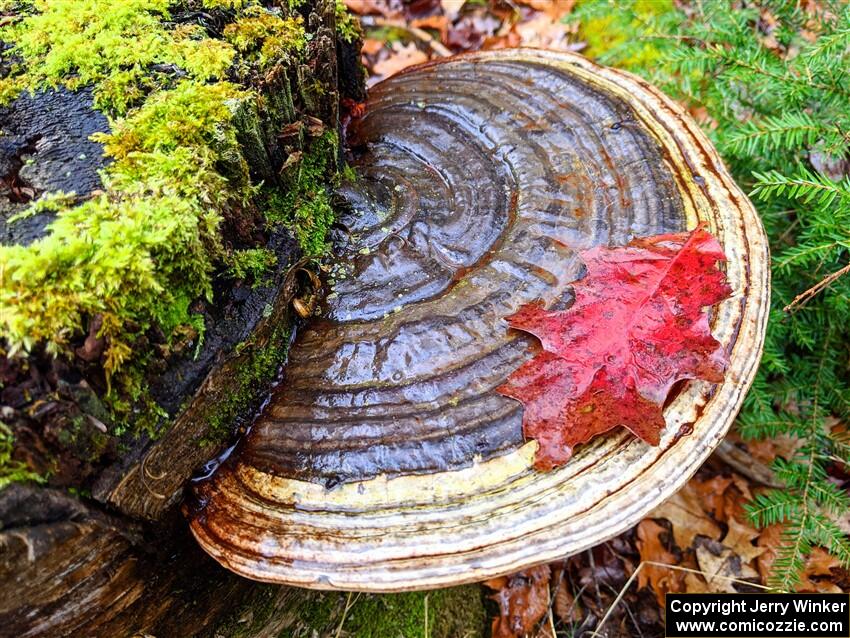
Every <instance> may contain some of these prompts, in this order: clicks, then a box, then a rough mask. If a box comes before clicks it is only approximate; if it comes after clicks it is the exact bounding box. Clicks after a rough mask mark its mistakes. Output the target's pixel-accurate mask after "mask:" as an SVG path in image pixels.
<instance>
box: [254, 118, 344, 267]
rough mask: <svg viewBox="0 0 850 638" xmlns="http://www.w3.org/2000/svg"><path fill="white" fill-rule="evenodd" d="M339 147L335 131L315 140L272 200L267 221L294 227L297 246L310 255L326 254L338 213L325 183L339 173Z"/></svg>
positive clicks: (285, 178) (272, 196) (270, 199)
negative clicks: (328, 240)
mask: <svg viewBox="0 0 850 638" xmlns="http://www.w3.org/2000/svg"><path fill="white" fill-rule="evenodd" d="M337 145H338V139H337V135H336V132H334V131H326V132H325V133H324V134H322V136H321V137H319V138H318V139H316V140H314V141H313V142H312V143H311V144H310V147H309V149H308V150H307V152H305V153H304V155H303V156H302V158H301V160H300V161H299V162H297V163H296V164H295V165H294V166H291V167H290V168H289V169H287V171H286V172H285V173H284V175H283V178H284V182H285V189H283V190H282V191H278V192H274V193H272V194H271V196H270V197H269V202H268V206H267V209H266V219H268V221H269V222H270V223H272V224H279V223H285V224H287V225H289V226H291V227H292V228H293V230H294V232H295V236H296V239H297V240H298V245H299V246H300V247H301V250H302V251H303V252H304V254H305V255H308V256H313V257H316V256H320V255H323V254H324V253H325V252H326V251H327V234H328V229H330V226H331V224H333V222H334V219H335V214H334V209H333V206H332V205H331V198H330V194H329V193H328V190H327V188H326V186H325V184H326V183H327V180H328V175H334V174H335V173H336V166H335V164H336V157H337Z"/></svg>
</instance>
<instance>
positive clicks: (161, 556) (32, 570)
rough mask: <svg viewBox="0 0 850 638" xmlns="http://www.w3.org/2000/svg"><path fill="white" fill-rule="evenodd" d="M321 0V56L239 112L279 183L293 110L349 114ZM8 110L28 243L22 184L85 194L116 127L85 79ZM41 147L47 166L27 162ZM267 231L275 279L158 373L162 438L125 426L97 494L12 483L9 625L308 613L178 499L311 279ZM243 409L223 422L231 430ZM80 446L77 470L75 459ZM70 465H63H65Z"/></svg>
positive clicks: (87, 625) (330, 15)
mask: <svg viewBox="0 0 850 638" xmlns="http://www.w3.org/2000/svg"><path fill="white" fill-rule="evenodd" d="M310 7H311V9H312V11H311V13H310V17H309V19H308V25H309V30H310V31H311V32H312V34H313V35H312V38H311V40H310V43H309V45H308V46H309V47H310V55H309V56H308V60H309V64H305V65H300V66H297V67H295V68H291V67H283V66H279V67H278V68H277V69H276V73H275V74H273V75H270V76H269V77H268V78H265V79H264V80H263V82H262V83H261V85H260V86H258V87H257V90H258V91H259V92H261V93H263V94H264V95H265V97H266V98H267V99H265V100H264V101H262V106H259V107H258V106H257V105H256V104H253V103H249V102H246V103H245V104H244V105H242V107H241V110H240V111H238V112H237V114H236V120H235V123H236V125H237V128H238V138H239V141H240V143H241V144H242V146H243V150H244V152H245V157H246V158H247V159H248V162H249V165H250V168H251V171H252V174H253V175H254V176H255V177H256V178H257V179H258V180H266V183H267V184H268V183H273V182H274V179H276V178H277V174H278V171H279V170H280V166H281V164H282V163H283V162H284V161H285V159H286V157H285V156H286V153H285V152H284V150H283V149H282V148H281V147H280V146H279V145H278V144H279V143H278V141H277V138H276V135H277V132H279V130H280V129H281V128H283V126H285V125H286V124H287V123H291V122H293V121H295V120H298V119H300V118H313V120H316V119H318V120H321V121H322V122H323V124H324V126H326V127H327V128H329V129H331V130H333V129H335V128H336V127H337V126H338V113H337V109H338V102H339V98H340V92H339V89H338V86H339V84H340V83H339V81H338V75H337V53H338V52H337V46H338V42H337V38H336V28H335V3H334V2H333V0H316V1H315V2H313V3H311V5H310ZM340 46H342V45H340ZM343 49H344V47H343ZM343 49H341V51H342V52H343V53H344V51H343ZM349 57H350V56H349ZM348 64H349V66H350V60H349V61H348ZM348 71H349V72H351V69H348ZM345 85H346V86H347V87H348V90H349V91H350V90H353V89H357V87H358V86H360V85H362V79H357V80H351V79H350V78H349V79H347V80H346V81H345ZM296 103H297V104H298V105H299V106H298V111H297V112H296ZM39 105H41V106H42V107H44V106H45V105H47V107H49V108H46V109H44V111H43V113H42V115H43V117H42V116H39V117H29V116H28V115H27V113H31V112H32V111H33V109H36V110H38V109H39V108H40V107H39ZM0 118H2V124H3V127H4V130H5V129H8V130H9V131H12V133H14V135H11V136H8V135H7V136H6V137H4V138H3V140H4V141H2V142H0V169H2V173H3V175H2V177H3V183H2V184H0V186H2V188H0V196H2V197H3V198H5V199H4V203H2V205H0V234H2V235H3V236H2V237H0V241H2V242H3V243H14V242H24V243H26V242H27V241H30V240H31V239H32V238H34V237H37V236H39V234H43V232H44V225H45V223H47V222H48V221H49V217H46V218H42V217H35V218H31V219H29V220H23V221H24V222H26V223H25V224H23V225H20V224H22V223H23V222H16V224H15V226H14V228H13V227H12V226H10V227H9V229H8V232H7V228H6V226H5V221H4V220H5V219H7V218H8V217H9V216H11V215H12V214H14V213H15V212H17V211H18V210H20V208H21V207H22V206H23V205H24V204H25V202H22V201H19V200H21V193H18V192H16V191H15V189H18V191H20V189H21V188H30V189H33V192H32V193H29V191H25V192H23V195H24V196H26V197H27V198H30V199H31V198H32V197H33V196H37V195H39V194H41V192H43V191H49V190H54V189H57V188H63V190H66V191H68V190H74V191H76V192H77V194H78V195H79V196H82V197H85V196H86V194H87V193H88V192H90V191H91V190H92V189H94V188H96V187H97V183H98V179H97V172H96V171H97V169H98V168H99V167H100V166H101V156H102V149H100V147H99V146H98V145H97V144H94V143H93V142H90V141H88V136H89V134H90V133H92V132H94V130H104V129H105V128H106V120H105V118H103V116H102V115H100V114H98V113H96V112H94V111H93V110H92V107H91V99H90V96H89V95H88V93H86V92H82V93H79V94H77V93H69V92H66V91H64V90H63V91H58V92H49V93H45V94H37V95H36V96H35V97H30V96H25V97H22V98H20V99H19V100H18V101H16V102H15V103H13V104H12V105H11V106H10V107H9V108H8V109H6V110H4V111H2V112H0ZM311 121H312V120H311ZM39 127H41V128H39ZM56 131H59V133H60V134H58V135H57V134H56ZM63 131H64V132H65V134H62V132H63ZM63 144H64V145H65V146H63ZM92 147H94V148H92ZM39 153H41V154H42V155H39ZM69 154H70V155H69ZM66 156H67V157H66ZM31 157H32V158H34V159H35V160H36V161H35V162H33V163H32V166H37V167H38V173H34V172H33V171H34V169H32V168H28V166H29V164H28V163H27V162H26V160H27V159H29V158H31ZM51 158H53V159H55V160H56V161H55V162H54V161H52V159H51ZM66 160H67V161H66ZM57 163H58V164H60V165H62V166H61V168H60V167H59V166H57ZM77 164H80V165H79V166H77ZM68 166H72V167H73V174H71V175H66V172H67V169H68ZM60 170H61V172H60ZM22 173H23V174H22ZM69 179H70V180H72V182H73V183H72V182H69V181H68V180H69ZM73 180H76V181H73ZM21 229H23V231H21ZM13 231H14V233H18V234H17V235H16V234H14V233H13ZM21 232H25V234H24V235H20V233H21ZM270 247H271V248H273V249H275V250H276V251H277V252H278V255H279V259H278V262H279V269H278V271H277V273H276V274H275V275H274V276H273V280H274V285H270V286H258V287H257V288H255V289H253V290H252V291H251V292H250V293H248V294H247V296H245V298H244V299H242V300H240V302H239V304H238V306H237V307H238V308H239V310H238V313H236V315H235V316H234V317H232V318H227V319H226V320H222V322H220V323H218V324H216V325H215V326H213V327H211V328H210V329H209V330H208V333H207V334H208V336H209V337H210V339H208V340H207V342H206V346H205V349H204V350H203V351H202V352H201V354H200V355H199V356H198V357H197V358H195V359H191V358H190V359H187V361H185V362H181V363H179V364H178V365H177V366H176V367H172V368H169V369H168V370H166V372H165V373H164V374H163V377H162V378H161V379H160V380H159V388H158V389H156V388H155V389H156V390H157V391H158V392H160V393H161V394H162V397H163V398H164V400H165V403H166V408H167V409H168V410H169V411H170V412H171V413H173V414H174V418H173V422H172V423H171V424H170V426H168V427H166V428H164V430H165V432H164V434H163V436H162V437H161V438H159V439H158V440H156V441H151V440H150V439H148V438H147V437H142V438H139V439H135V440H130V439H128V440H125V441H123V444H124V445H127V444H129V449H127V450H122V452H121V453H120V454H119V453H118V452H117V451H116V450H113V452H112V454H111V456H110V455H107V456H106V458H107V459H109V458H112V459H115V461H114V462H113V463H112V464H111V465H110V466H108V467H105V468H104V467H102V465H97V464H95V465H92V466H88V465H86V466H85V467H84V471H85V474H84V475H82V476H83V478H84V479H85V481H86V483H87V484H91V485H92V493H91V495H90V497H89V498H85V499H81V498H80V497H77V496H73V495H72V494H70V493H68V491H67V490H65V489H51V488H42V487H37V486H21V485H12V486H10V487H8V488H6V489H5V490H3V491H2V492H0V634H2V635H4V636H5V635H8V636H20V637H23V636H33V637H35V636H46V637H50V638H54V637H57V636H92V637H96V636H104V637H108V638H114V637H116V636H133V635H156V636H173V637H180V636H204V635H228V636H229V635H235V633H234V632H235V630H234V631H231V630H228V629H222V630H221V631H222V632H223V633H222V634H218V633H217V631H218V629H219V627H220V626H221V623H222V622H223V621H224V620H225V619H226V618H228V617H231V616H233V615H234V614H236V615H237V617H238V616H239V614H240V609H241V608H242V607H243V606H245V605H247V606H248V607H251V606H252V605H253V602H254V601H256V600H257V599H258V597H259V596H261V597H262V598H263V605H264V607H265V608H267V609H270V610H272V611H274V610H277V611H278V612H285V611H288V612H290V613H270V615H269V617H268V619H267V620H265V619H261V620H257V621H256V622H252V623H242V624H241V625H240V626H239V630H240V633H239V635H241V636H265V635H278V633H279V632H280V631H282V630H283V629H285V628H286V626H290V625H292V624H293V623H294V622H295V620H297V618H298V614H297V613H291V612H292V610H297V609H298V608H299V606H300V605H301V604H302V603H304V602H305V601H306V600H307V599H308V597H309V595H308V594H306V593H305V592H302V591H299V590H295V589H290V588H283V587H282V588H273V589H271V590H270V589H269V588H268V587H262V586H258V585H257V584H256V583H252V582H250V581H247V580H245V579H242V578H239V577H238V576H235V575H234V574H232V573H230V572H228V571H226V570H224V569H222V568H221V567H220V566H218V565H217V564H216V563H215V562H214V561H212V560H211V559H209V557H207V556H206V555H205V554H204V553H203V552H202V551H201V550H200V549H199V548H198V547H197V545H196V543H195V542H194V541H193V539H192V538H191V537H190V535H189V534H188V531H187V529H186V523H185V520H184V519H183V518H182V516H181V515H180V513H179V511H178V508H177V505H178V504H179V502H180V500H181V497H182V489H183V486H184V484H185V483H186V482H187V480H188V479H189V478H190V477H191V476H192V473H193V472H194V471H196V470H197V469H198V468H199V466H201V465H202V463H203V462H204V461H206V460H208V459H209V458H210V457H212V456H214V455H215V454H216V453H218V452H219V451H221V449H223V447H224V446H226V445H228V444H229V442H228V440H227V438H228V437H227V434H226V433H225V434H224V435H222V432H221V430H220V429H219V430H218V431H215V430H214V429H213V427H212V422H213V420H214V419H213V417H215V416H216V410H217V407H218V406H220V405H221V404H222V403H223V402H225V401H227V400H228V399H229V398H230V395H232V394H233V393H235V392H237V391H239V390H240V388H239V382H238V379H239V376H240V375H239V372H240V368H241V367H242V366H244V365H245V364H246V361H247V360H248V359H249V357H250V355H251V354H252V353H257V352H261V351H263V350H264V349H266V348H272V347H277V348H280V347H285V345H286V344H285V343H284V342H282V340H283V339H285V338H287V335H288V334H289V327H290V326H291V325H292V322H293V316H292V313H291V310H290V301H291V299H292V297H293V294H295V292H296V290H297V287H298V286H297V282H296V279H295V278H294V277H292V276H288V274H287V268H288V262H289V261H291V260H292V259H293V258H294V257H295V256H296V254H295V249H294V242H293V241H292V240H291V239H287V238H283V237H282V236H273V237H272V239H271V240H270ZM228 322H230V323H228ZM237 344H239V347H238V348H237V347H236V346H237ZM39 365H40V364H39ZM181 365H182V367H180V366H181ZM31 367H32V368H33V370H36V369H37V367H38V366H36V364H35V363H33V365H32V366H31ZM60 372H61V370H60ZM37 374H41V373H37V372H33V375H37ZM43 378H44V375H41V376H38V378H37V379H36V381H38V382H41V380H42V379H43ZM60 395H61V396H60ZM57 396H60V399H61V402H62V403H61V405H62V406H65V405H70V406H71V407H72V408H73V409H74V410H75V414H81V415H82V416H83V423H84V427H85V428H87V427H88V426H89V424H90V425H91V429H92V431H93V432H94V431H95V430H96V431H97V432H101V433H102V432H105V431H106V426H105V425H104V424H103V423H102V421H101V419H104V418H105V416H104V415H103V414H101V413H100V412H98V411H97V410H96V409H94V408H93V407H92V406H95V407H96V406H97V405H98V402H97V399H96V397H95V396H94V393H92V391H91V390H90V389H89V388H88V386H87V385H86V384H85V383H79V384H77V385H74V386H69V385H68V384H67V383H66V384H65V385H62V387H61V388H60V392H57ZM7 416H8V414H6V413H5V412H4V418H5V417H7ZM15 418H17V417H15ZM17 425H18V424H17V423H13V427H14V426H17ZM230 425H231V424H229V423H226V424H224V427H225V430H226V429H227V428H228V427H230ZM219 428H220V426H219ZM83 431H87V430H83ZM31 432H32V440H31V441H32V442H33V454H35V455H38V454H39V453H40V452H39V450H40V449H41V446H40V442H39V438H38V433H37V432H35V429H34V428H29V427H28V426H27V424H26V423H21V424H20V429H18V430H16V434H17V438H18V439H19V442H20V443H22V444H24V445H26V444H28V443H30V442H31V441H30V439H27V438H26V437H28V436H30V434H29V433H31ZM97 432H95V433H97ZM112 448H116V449H117V444H116V445H112ZM43 456H44V457H45V458H48V456H49V455H47V454H45V455H43ZM61 461H62V459H60V462H61ZM71 462H72V463H74V464H77V465H76V466H75V467H76V469H75V470H74V471H76V472H77V473H78V475H79V473H80V472H81V471H82V470H80V469H79V467H78V465H79V464H78V461H77V460H76V459H73V460H72V461H71ZM62 472H64V470H63V469H62V468H61V467H60V468H59V476H58V478H59V479H62V477H63V476H64V474H63V473H62ZM54 482H55V481H54ZM59 485H62V483H61V482H60V483H59ZM237 624H238V623H237Z"/></svg>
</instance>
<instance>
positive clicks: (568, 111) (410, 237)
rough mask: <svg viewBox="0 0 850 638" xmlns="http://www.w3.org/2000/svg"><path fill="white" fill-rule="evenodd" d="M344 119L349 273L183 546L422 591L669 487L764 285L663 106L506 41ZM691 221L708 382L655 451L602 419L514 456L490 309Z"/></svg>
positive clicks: (494, 568)
mask: <svg viewBox="0 0 850 638" xmlns="http://www.w3.org/2000/svg"><path fill="white" fill-rule="evenodd" d="M348 133H349V138H348V144H349V147H350V148H351V149H352V153H353V161H352V166H353V167H354V169H355V171H356V172H357V175H358V177H357V180H356V181H355V182H354V183H351V184H348V185H347V186H345V187H344V188H343V189H342V190H343V194H344V195H345V196H347V198H348V200H349V201H350V203H351V208H352V211H351V212H350V213H347V214H346V215H345V216H344V219H342V221H343V223H344V225H345V226H346V227H347V228H348V229H350V231H351V233H350V235H351V240H350V244H349V245H348V246H347V247H346V248H345V250H344V252H343V254H342V255H341V256H340V257H339V259H338V264H337V267H338V269H339V270H340V271H344V272H345V273H346V274H347V276H346V277H345V278H343V279H341V280H340V281H338V282H337V283H336V284H335V286H334V287H333V291H332V292H331V294H329V295H328V299H327V301H326V302H325V308H324V318H323V319H321V320H317V321H315V322H313V323H312V324H311V325H310V326H308V327H307V328H306V329H305V330H304V331H302V332H301V333H300V334H299V335H298V338H297V339H296V341H295V343H294V344H293V346H292V348H291V352H290V360H289V363H288V365H287V369H286V375H285V381H284V382H283V383H282V384H281V385H280V386H279V387H278V388H277V389H276V390H275V391H274V394H273V396H272V398H271V400H270V401H269V403H268V405H267V406H266V408H265V409H264V410H263V412H262V414H261V415H260V416H259V417H258V419H257V420H256V422H255V423H254V425H253V428H252V430H251V432H250V434H249V435H248V436H247V437H246V439H245V440H243V441H242V442H241V444H240V446H239V448H238V449H237V452H236V453H235V454H234V455H233V457H232V458H231V459H229V460H228V461H227V462H226V463H224V464H223V465H222V467H221V468H219V470H218V471H217V472H216V473H215V474H214V476H213V477H212V478H211V479H210V480H207V481H205V482H203V483H201V484H199V485H197V486H196V487H195V490H196V496H197V499H198V501H199V502H200V503H201V508H200V509H199V510H198V511H197V512H196V513H195V514H194V515H193V518H192V520H191V529H192V532H193V533H194V535H195V536H196V538H197V539H198V541H199V542H200V544H201V545H202V546H203V547H204V549H205V550H206V551H207V552H209V553H210V554H211V555H212V556H213V557H215V558H216V559H217V560H218V561H219V562H221V563H222V564H223V565H225V566H226V567H228V568H230V569H232V570H233V571H235V572H237V573H239V574H242V575H244V576H247V577H249V578H254V579H257V580H263V581H269V582H276V583H288V584H292V585H299V586H303V587H313V588H321V589H352V590H369V591H399V590H408V589H421V588H428V587H437V586H442V585H449V584H456V583H461V582H469V581H480V580H483V579H485V578H488V577H492V576H494V575H497V574H503V573H507V572H512V571H516V570H519V569H522V568H525V567H528V566H530V565H532V564H538V563H543V562H547V561H551V560H554V559H556V558H560V557H563V556H565V555H568V554H572V553H576V552H579V551H581V550H583V549H585V548H587V547H590V546H592V545H595V544H597V543H600V542H602V541H604V540H606V539H608V538H610V537H612V536H614V535H616V534H618V533H620V532H622V531H624V530H625V529H627V528H628V527H630V526H632V525H634V524H635V523H636V522H637V521H639V520H640V519H641V517H642V516H644V515H645V514H646V513H647V512H648V511H649V510H650V509H652V508H653V507H654V506H656V505H657V504H658V503H660V502H661V501H662V500H664V499H665V498H667V497H668V496H670V495H671V494H672V493H673V492H675V491H676V490H677V489H678V488H679V487H681V486H682V484H683V483H684V482H685V481H686V480H687V479H688V478H689V477H690V476H691V475H692V474H693V473H694V472H695V471H696V469H697V468H698V467H699V466H700V464H701V463H702V462H703V461H704V460H705V459H706V457H707V456H708V455H709V454H710V452H711V451H712V450H713V449H714V447H715V446H716V445H717V444H718V443H719V442H720V440H721V439H722V438H723V436H724V434H725V433H726V431H727V429H728V427H729V425H730V423H731V422H732V420H733V418H734V417H735V414H736V413H737V411H738V409H739V408H740V405H741V402H742V400H743V397H744V394H745V392H746V390H747V388H748V387H749V385H750V382H751V381H752V378H753V375H754V373H755V370H756V366H757V363H758V360H759V356H760V353H761V348H762V340H763V335H764V328H765V322H766V319H767V313H768V295H769V292H768V283H769V282H768V253H767V244H766V241H765V237H764V232H763V230H762V226H761V223H760V222H759V219H758V217H757V216H756V214H755V212H754V210H753V207H752V205H751V204H750V202H749V201H748V200H747V198H746V197H745V196H744V195H743V194H742V193H741V191H740V190H739V189H738V187H737V186H735V184H734V183H733V181H732V179H731V178H730V177H729V175H728V174H727V173H726V170H725V169H724V167H723V165H722V163H721V161H720V158H719V157H718V155H717V153H716V152H715V150H714V149H713V148H712V147H711V145H710V144H709V142H708V141H707V140H706V138H705V136H704V135H703V134H702V133H701V132H700V131H699V129H698V128H697V126H696V125H695V124H694V123H693V122H692V121H691V119H690V118H689V117H688V116H687V115H686V114H685V113H684V112H683V111H682V109H681V108H680V107H679V106H677V105H676V104H674V103H673V102H672V101H671V100H670V99H668V98H666V97H665V96H663V95H662V94H661V93H659V92H658V91H657V90H656V89H654V88H653V87H652V86H650V85H648V84H647V83H645V82H644V81H642V80H640V79H638V78H636V77H634V76H632V75H630V74H628V73H624V72H622V71H617V70H613V69H608V68H604V67H600V66H598V65H596V64H594V63H592V62H590V61H588V60H586V59H584V58H582V57H580V56H577V55H571V54H566V53H554V52H546V51H537V50H522V49H519V50H503V51H493V52H486V53H476V54H472V55H466V56H460V57H456V58H451V59H447V60H441V61H439V62H436V63H430V64H426V65H424V66H420V67H417V68H415V69H413V70H409V71H406V72H403V73H401V74H399V75H396V76H394V77H392V78H390V79H388V80H386V81H384V82H381V83H380V84H378V85H376V86H375V87H374V88H373V89H372V91H371V95H370V98H369V102H368V105H367V109H366V114H365V115H364V116H363V117H362V118H361V119H359V120H357V121H355V122H354V123H352V124H351V126H350V127H349V131H348ZM700 221H702V222H705V223H707V225H708V229H709V230H710V231H711V232H712V233H713V234H714V235H715V236H717V237H718V239H719V240H720V242H721V243H722V244H723V247H724V249H725V251H726V254H727V256H728V257H729V261H728V263H727V264H726V269H727V274H728V278H729V281H730V283H731V285H732V288H733V291H734V292H733V295H732V296H731V298H729V299H728V300H726V301H724V302H722V303H721V304H720V305H719V306H718V307H717V308H716V309H715V311H714V315H713V325H712V332H713V334H714V336H715V337H716V338H717V339H718V340H719V341H720V342H721V343H722V344H724V345H725V346H726V348H727V349H728V352H729V355H730V359H731V364H730V367H729V370H728V372H727V375H726V380H725V381H724V382H723V383H721V384H710V383H706V382H698V381H697V382H690V383H687V384H685V385H684V387H683V389H682V390H681V391H680V392H679V393H678V395H677V396H676V397H675V398H674V399H673V400H672V401H670V403H669V405H668V406H667V408H666V409H665V413H664V414H665V419H666V422H667V427H666V428H665V430H664V432H663V434H662V439H661V444H660V445H659V446H658V447H650V446H648V445H646V444H645V443H643V442H641V441H640V440H638V439H636V438H635V437H633V436H631V435H629V434H627V433H626V432H625V431H617V432H614V433H612V434H609V435H605V436H600V437H597V438H596V439H595V440H593V441H592V442H590V443H589V444H587V445H584V446H580V447H579V448H578V450H577V451H576V454H575V456H574V457H573V458H572V459H571V460H570V462H569V463H567V464H566V465H565V466H564V467H561V468H559V469H557V470H555V471H552V472H548V473H541V472H537V471H535V470H533V469H532V468H531V464H532V460H533V456H534V452H535V449H536V443H535V442H533V441H531V442H527V443H524V442H523V438H522V432H521V419H522V407H521V406H520V404H519V403H517V402H515V401H513V400H512V399H508V398H506V397H503V396H501V395H499V394H497V393H496V392H495V390H494V388H495V387H496V386H498V385H499V384H500V383H502V382H503V381H504V379H505V378H506V377H507V375H508V374H509V373H510V372H512V371H513V370H514V369H516V368H517V367H518V366H519V365H520V364H521V363H522V362H524V361H526V360H528V358H529V357H531V356H532V355H533V354H534V349H535V348H536V347H537V346H536V345H535V342H534V340H533V339H531V338H529V337H527V336H525V335H523V334H521V333H519V332H516V331H509V330H508V328H507V324H506V323H505V321H504V319H503V318H504V317H505V316H507V315H510V314H511V313H513V312H514V311H516V310H517V309H518V308H519V306H520V305H522V304H524V303H526V302H529V301H532V300H535V299H538V298H540V299H543V300H545V302H546V303H547V304H549V306H550V307H558V306H563V305H565V304H568V303H569V301H570V298H571V297H570V285H569V284H570V282H571V281H573V280H574V279H576V277H577V276H579V275H580V273H581V263H580V262H579V261H578V259H577V257H576V252H577V250H580V249H583V248H587V247H589V246H591V245H594V244H602V243H607V244H612V245H613V244H625V243H626V242H627V241H628V240H629V239H630V238H631V237H632V236H645V235H653V234H657V233H662V232H673V231H681V230H685V229H690V228H693V227H694V226H696V224H697V223H698V222H700ZM688 427H692V432H691V433H690V434H689V435H687V436H680V435H679V432H680V430H682V431H683V432H684V431H686V430H687V429H688ZM683 428H684V429H683Z"/></svg>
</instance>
